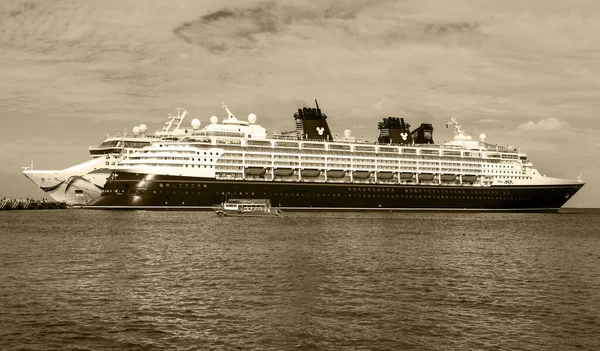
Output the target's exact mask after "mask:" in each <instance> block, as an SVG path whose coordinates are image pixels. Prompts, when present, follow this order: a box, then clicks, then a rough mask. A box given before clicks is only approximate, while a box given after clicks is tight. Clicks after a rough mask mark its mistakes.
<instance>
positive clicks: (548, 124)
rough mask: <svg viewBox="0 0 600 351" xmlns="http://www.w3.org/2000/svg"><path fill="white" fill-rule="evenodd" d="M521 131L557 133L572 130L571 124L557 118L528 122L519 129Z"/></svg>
mask: <svg viewBox="0 0 600 351" xmlns="http://www.w3.org/2000/svg"><path fill="white" fill-rule="evenodd" d="M517 128H518V129H519V130H520V131H525V132H555V131H566V130H567V129H569V128H570V125H569V122H567V121H562V120H560V119H558V118H555V117H550V118H546V119H542V120H539V121H537V122H534V121H528V122H527V123H523V124H521V125H519V126H518V127H517Z"/></svg>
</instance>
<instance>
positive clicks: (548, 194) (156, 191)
mask: <svg viewBox="0 0 600 351" xmlns="http://www.w3.org/2000/svg"><path fill="white" fill-rule="evenodd" d="M150 179H151V180H150ZM140 185H141V186H142V187H140ZM582 186H583V185H582V184H572V185H546V186H496V187H494V186H492V187H475V186H466V185H464V186H438V185H399V184H348V183H317V182H309V181H307V182H277V181H240V180H237V181H234V180H215V179H209V178H195V177H181V176H164V175H154V176H152V177H149V179H146V175H144V174H139V175H138V174H134V173H124V172H120V173H119V174H118V176H117V177H116V178H114V179H113V178H112V177H111V179H109V180H108V182H107V183H106V185H105V187H104V192H103V194H102V196H101V197H100V198H98V199H97V200H96V201H94V202H93V203H92V204H91V205H90V206H87V208H97V209H156V210H166V209H176V210H203V209H206V210H212V208H213V206H214V205H215V204H219V203H221V202H224V201H226V200H227V199H229V198H236V197H243V198H256V199H270V200H271V203H272V205H273V206H274V207H280V208H283V209H298V210H301V209H302V210H306V209H309V210H310V209H312V210H437V211H463V210H470V211H519V212H520V211H534V212H557V211H558V209H559V208H560V207H562V205H564V203H565V202H567V200H568V199H570V198H571V197H572V196H573V195H574V194H575V193H576V192H577V191H578V190H579V189H580V188H581V187H582Z"/></svg>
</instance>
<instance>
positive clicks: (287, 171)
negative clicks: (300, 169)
mask: <svg viewBox="0 0 600 351" xmlns="http://www.w3.org/2000/svg"><path fill="white" fill-rule="evenodd" d="M273 174H274V175H276V176H278V177H289V176H292V175H294V170H293V169H291V168H275V169H274V170H273Z"/></svg>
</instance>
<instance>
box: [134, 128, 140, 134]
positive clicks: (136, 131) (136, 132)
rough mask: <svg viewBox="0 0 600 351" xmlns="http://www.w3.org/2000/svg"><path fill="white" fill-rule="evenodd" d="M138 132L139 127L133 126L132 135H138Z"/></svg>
mask: <svg viewBox="0 0 600 351" xmlns="http://www.w3.org/2000/svg"><path fill="white" fill-rule="evenodd" d="M138 134H140V127H138V126H135V127H133V135H138Z"/></svg>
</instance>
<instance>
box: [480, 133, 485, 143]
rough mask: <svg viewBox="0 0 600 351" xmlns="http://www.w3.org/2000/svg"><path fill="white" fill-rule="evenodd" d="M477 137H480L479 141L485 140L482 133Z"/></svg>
mask: <svg viewBox="0 0 600 351" xmlns="http://www.w3.org/2000/svg"><path fill="white" fill-rule="evenodd" d="M479 139H481V141H484V140H485V134H484V133H481V134H479Z"/></svg>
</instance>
